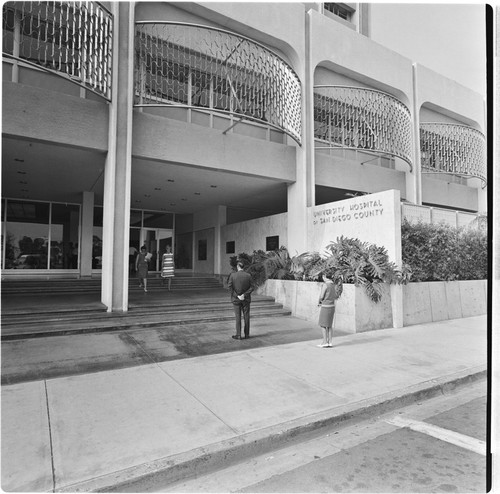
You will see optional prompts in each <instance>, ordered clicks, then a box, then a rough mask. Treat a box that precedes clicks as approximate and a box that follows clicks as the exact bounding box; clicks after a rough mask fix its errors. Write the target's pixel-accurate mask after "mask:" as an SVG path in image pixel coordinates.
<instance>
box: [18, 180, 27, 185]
mask: <svg viewBox="0 0 500 494" xmlns="http://www.w3.org/2000/svg"><path fill="white" fill-rule="evenodd" d="M19 183H20V184H22V185H26V184H27V183H28V182H26V180H19Z"/></svg>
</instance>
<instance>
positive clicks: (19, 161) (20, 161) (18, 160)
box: [14, 158, 24, 163]
mask: <svg viewBox="0 0 500 494" xmlns="http://www.w3.org/2000/svg"><path fill="white" fill-rule="evenodd" d="M14 161H17V162H18V163H24V160H20V159H19V158H14Z"/></svg>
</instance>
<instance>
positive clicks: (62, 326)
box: [2, 304, 291, 341]
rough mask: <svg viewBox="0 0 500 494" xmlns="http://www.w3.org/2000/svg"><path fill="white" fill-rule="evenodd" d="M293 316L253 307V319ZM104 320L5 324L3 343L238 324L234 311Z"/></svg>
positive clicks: (268, 307) (113, 315) (106, 317)
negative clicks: (51, 337)
mask: <svg viewBox="0 0 500 494" xmlns="http://www.w3.org/2000/svg"><path fill="white" fill-rule="evenodd" d="M226 307H227V304H226ZM290 315H291V312H290V311H289V310H286V309H283V308H282V307H281V306H280V305H279V304H275V305H264V306H259V305H258V304H256V305H255V306H254V305H253V304H252V308H251V317H252V318H262V317H285V316H290ZM101 316H102V317H93V318H89V317H87V318H82V319H75V320H62V321H38V322H35V321H33V322H31V323H24V324H5V325H4V324H3V323H2V341H9V340H19V339H26V338H36V337H43V336H60V335H68V334H83V333H96V332H107V331H124V330H132V329H141V328H152V327H166V326H170V325H180V324H194V323H209V322H217V321H230V320H234V312H233V310H232V308H230V307H228V308H225V309H224V308H222V307H220V308H217V309H216V308H213V309H212V310H199V311H192V310H186V311H173V312H158V313H147V312H141V313H137V314H127V315H119V316H117V315H116V313H103V314H101Z"/></svg>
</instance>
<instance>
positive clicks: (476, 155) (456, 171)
mask: <svg viewBox="0 0 500 494" xmlns="http://www.w3.org/2000/svg"><path fill="white" fill-rule="evenodd" d="M420 156H421V163H422V172H423V173H449V174H452V175H458V176H461V177H477V178H479V179H481V181H482V182H483V183H484V184H485V185H486V139H485V137H484V135H483V134H482V133H481V132H479V131H478V130H476V129H473V128H471V127H467V126H466V125H457V124H447V123H422V124H421V125H420Z"/></svg>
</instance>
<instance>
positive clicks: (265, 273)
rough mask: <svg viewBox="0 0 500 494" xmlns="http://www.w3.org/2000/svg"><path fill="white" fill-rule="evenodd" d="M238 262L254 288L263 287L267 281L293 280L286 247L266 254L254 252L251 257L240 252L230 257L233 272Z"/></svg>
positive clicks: (258, 251)
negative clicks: (250, 278)
mask: <svg viewBox="0 0 500 494" xmlns="http://www.w3.org/2000/svg"><path fill="white" fill-rule="evenodd" d="M238 261H242V262H243V265H244V269H245V271H246V272H247V273H249V274H250V276H251V277H252V283H253V284H254V286H256V287H257V286H260V285H263V284H264V283H265V281H266V280H267V279H279V280H290V279H293V276H292V274H291V273H290V265H291V259H290V256H289V254H288V250H287V249H286V247H280V248H279V249H278V250H271V251H268V252H264V251H263V250H255V251H254V252H253V254H252V255H250V254H246V253H245V252H241V253H240V254H238V255H237V256H231V258H230V260H229V264H230V265H231V267H232V268H233V270H236V264H237V263H238Z"/></svg>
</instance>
